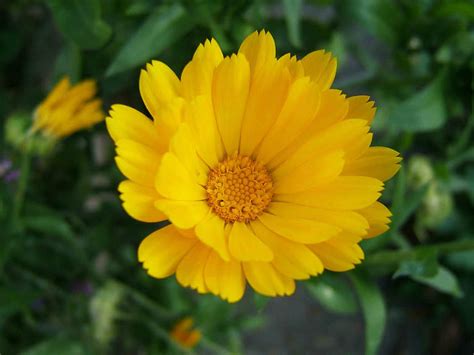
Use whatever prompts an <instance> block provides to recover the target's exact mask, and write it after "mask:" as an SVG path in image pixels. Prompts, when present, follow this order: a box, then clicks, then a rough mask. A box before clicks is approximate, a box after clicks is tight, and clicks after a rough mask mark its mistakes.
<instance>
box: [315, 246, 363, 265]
mask: <svg viewBox="0 0 474 355" xmlns="http://www.w3.org/2000/svg"><path fill="white" fill-rule="evenodd" d="M309 247H310V249H311V250H312V251H313V252H314V253H315V254H316V255H317V256H318V257H319V258H320V259H321V261H322V262H323V264H324V267H325V268H326V269H328V270H331V271H347V270H351V269H353V268H354V265H355V264H360V261H361V259H363V258H364V254H363V252H362V249H360V247H359V246H358V245H357V244H344V243H340V242H334V241H327V242H324V243H320V244H313V245H310V246H309Z"/></svg>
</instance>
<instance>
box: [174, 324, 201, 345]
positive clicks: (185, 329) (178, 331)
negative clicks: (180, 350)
mask: <svg viewBox="0 0 474 355" xmlns="http://www.w3.org/2000/svg"><path fill="white" fill-rule="evenodd" d="M193 324H194V320H193V319H192V318H191V317H186V318H184V319H182V320H180V321H179V322H178V323H176V324H175V326H174V327H173V329H172V330H171V331H170V336H171V338H173V340H175V341H176V342H177V343H178V344H180V345H181V346H184V347H185V348H193V347H195V346H196V345H197V343H199V340H201V332H200V331H199V330H197V329H193Z"/></svg>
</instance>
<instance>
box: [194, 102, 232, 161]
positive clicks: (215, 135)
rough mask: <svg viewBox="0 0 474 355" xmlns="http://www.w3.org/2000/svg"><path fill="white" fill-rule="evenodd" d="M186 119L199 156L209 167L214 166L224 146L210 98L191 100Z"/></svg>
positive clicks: (220, 158)
mask: <svg viewBox="0 0 474 355" xmlns="http://www.w3.org/2000/svg"><path fill="white" fill-rule="evenodd" d="M186 121H187V123H188V124H189V126H190V127H191V130H192V132H193V137H194V139H195V141H196V149H197V152H198V154H199V156H200V157H201V158H202V160H204V161H205V162H206V164H207V165H208V166H209V167H214V166H216V165H217V164H218V163H219V161H221V160H222V159H223V157H224V147H223V145H222V141H221V137H220V134H219V130H218V129H217V123H216V119H215V117H214V108H213V107H212V101H211V98H210V97H208V96H199V97H196V98H195V99H194V100H193V101H191V102H190V103H189V105H188V106H187V111H186Z"/></svg>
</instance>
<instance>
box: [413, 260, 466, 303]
mask: <svg viewBox="0 0 474 355" xmlns="http://www.w3.org/2000/svg"><path fill="white" fill-rule="evenodd" d="M412 278H413V279H414V280H415V281H418V282H420V283H422V284H425V285H428V286H430V287H433V288H434V289H436V290H438V291H440V292H444V293H447V294H449V295H452V296H455V297H462V295H463V293H462V290H461V288H460V286H459V283H458V280H457V278H456V275H454V274H453V273H452V272H451V271H449V270H448V269H446V268H445V267H443V266H440V267H439V268H438V272H437V273H436V274H435V275H434V276H414V277H412Z"/></svg>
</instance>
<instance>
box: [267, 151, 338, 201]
mask: <svg viewBox="0 0 474 355" xmlns="http://www.w3.org/2000/svg"><path fill="white" fill-rule="evenodd" d="M343 167H344V152H343V151H342V150H336V151H334V152H331V153H328V154H325V155H323V156H317V157H315V158H312V159H311V160H308V161H307V162H305V163H303V164H302V165H300V166H298V167H297V168H295V169H294V170H292V171H291V172H289V173H286V174H285V172H284V175H281V174H280V173H279V169H278V168H276V169H275V171H273V172H272V177H273V179H274V181H275V184H274V189H273V192H274V193H276V194H281V193H295V192H300V191H305V190H308V189H311V188H314V187H317V186H319V185H324V184H327V183H329V182H331V181H332V180H334V179H335V178H336V177H337V176H339V174H340V173H341V171H342V169H343Z"/></svg>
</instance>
